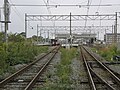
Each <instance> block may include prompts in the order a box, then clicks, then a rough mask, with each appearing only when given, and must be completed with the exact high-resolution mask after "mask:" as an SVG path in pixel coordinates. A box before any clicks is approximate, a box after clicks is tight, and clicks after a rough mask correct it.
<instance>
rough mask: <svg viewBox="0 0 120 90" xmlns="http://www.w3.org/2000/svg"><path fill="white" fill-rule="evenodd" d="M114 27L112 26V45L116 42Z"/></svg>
mask: <svg viewBox="0 0 120 90" xmlns="http://www.w3.org/2000/svg"><path fill="white" fill-rule="evenodd" d="M113 33H114V25H112V43H113V42H114V34H113Z"/></svg>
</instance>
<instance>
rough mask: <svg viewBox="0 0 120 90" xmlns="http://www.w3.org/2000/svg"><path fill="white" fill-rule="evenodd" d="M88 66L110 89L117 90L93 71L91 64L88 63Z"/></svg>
mask: <svg viewBox="0 0 120 90" xmlns="http://www.w3.org/2000/svg"><path fill="white" fill-rule="evenodd" d="M88 67H89V69H90V71H91V73H92V74H93V75H94V76H95V77H96V78H98V80H99V81H101V82H103V83H104V84H105V85H106V86H107V87H108V88H109V89H110V90H116V89H115V88H114V87H112V86H111V85H110V84H109V83H107V82H106V81H105V80H104V79H102V78H101V77H100V75H98V74H96V73H95V72H94V71H93V69H92V68H91V67H90V65H89V64H88Z"/></svg>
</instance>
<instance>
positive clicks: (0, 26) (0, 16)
mask: <svg viewBox="0 0 120 90" xmlns="http://www.w3.org/2000/svg"><path fill="white" fill-rule="evenodd" d="M1 20H2V15H1V9H0V21H1ZM0 29H1V31H2V23H1V22H0Z"/></svg>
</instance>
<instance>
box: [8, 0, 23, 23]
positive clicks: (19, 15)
mask: <svg viewBox="0 0 120 90" xmlns="http://www.w3.org/2000/svg"><path fill="white" fill-rule="evenodd" d="M10 3H12V1H11V0H10ZM12 9H13V11H14V12H15V13H16V15H17V16H18V17H19V19H20V20H21V22H23V19H22V17H21V16H22V15H21V13H19V12H18V10H17V8H16V7H14V8H12Z"/></svg>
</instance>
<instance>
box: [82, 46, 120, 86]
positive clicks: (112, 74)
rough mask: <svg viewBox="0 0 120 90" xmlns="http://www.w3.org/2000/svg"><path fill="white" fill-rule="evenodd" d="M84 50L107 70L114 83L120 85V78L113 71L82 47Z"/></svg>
mask: <svg viewBox="0 0 120 90" xmlns="http://www.w3.org/2000/svg"><path fill="white" fill-rule="evenodd" d="M83 48H84V49H85V50H86V52H88V53H89V54H90V55H91V56H92V57H93V58H94V59H95V60H96V61H97V62H98V63H99V64H100V65H101V66H102V67H103V68H104V69H105V70H106V71H108V72H109V73H110V75H111V76H112V78H113V79H114V80H115V81H116V83H117V84H118V85H119V86H120V79H119V78H118V77H117V76H116V75H115V74H114V73H113V72H111V70H110V69H109V68H108V67H106V66H105V65H104V64H103V63H102V62H100V61H99V60H98V59H97V58H96V57H95V56H93V55H92V54H91V53H90V52H89V51H88V50H87V49H86V48H85V47H83Z"/></svg>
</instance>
